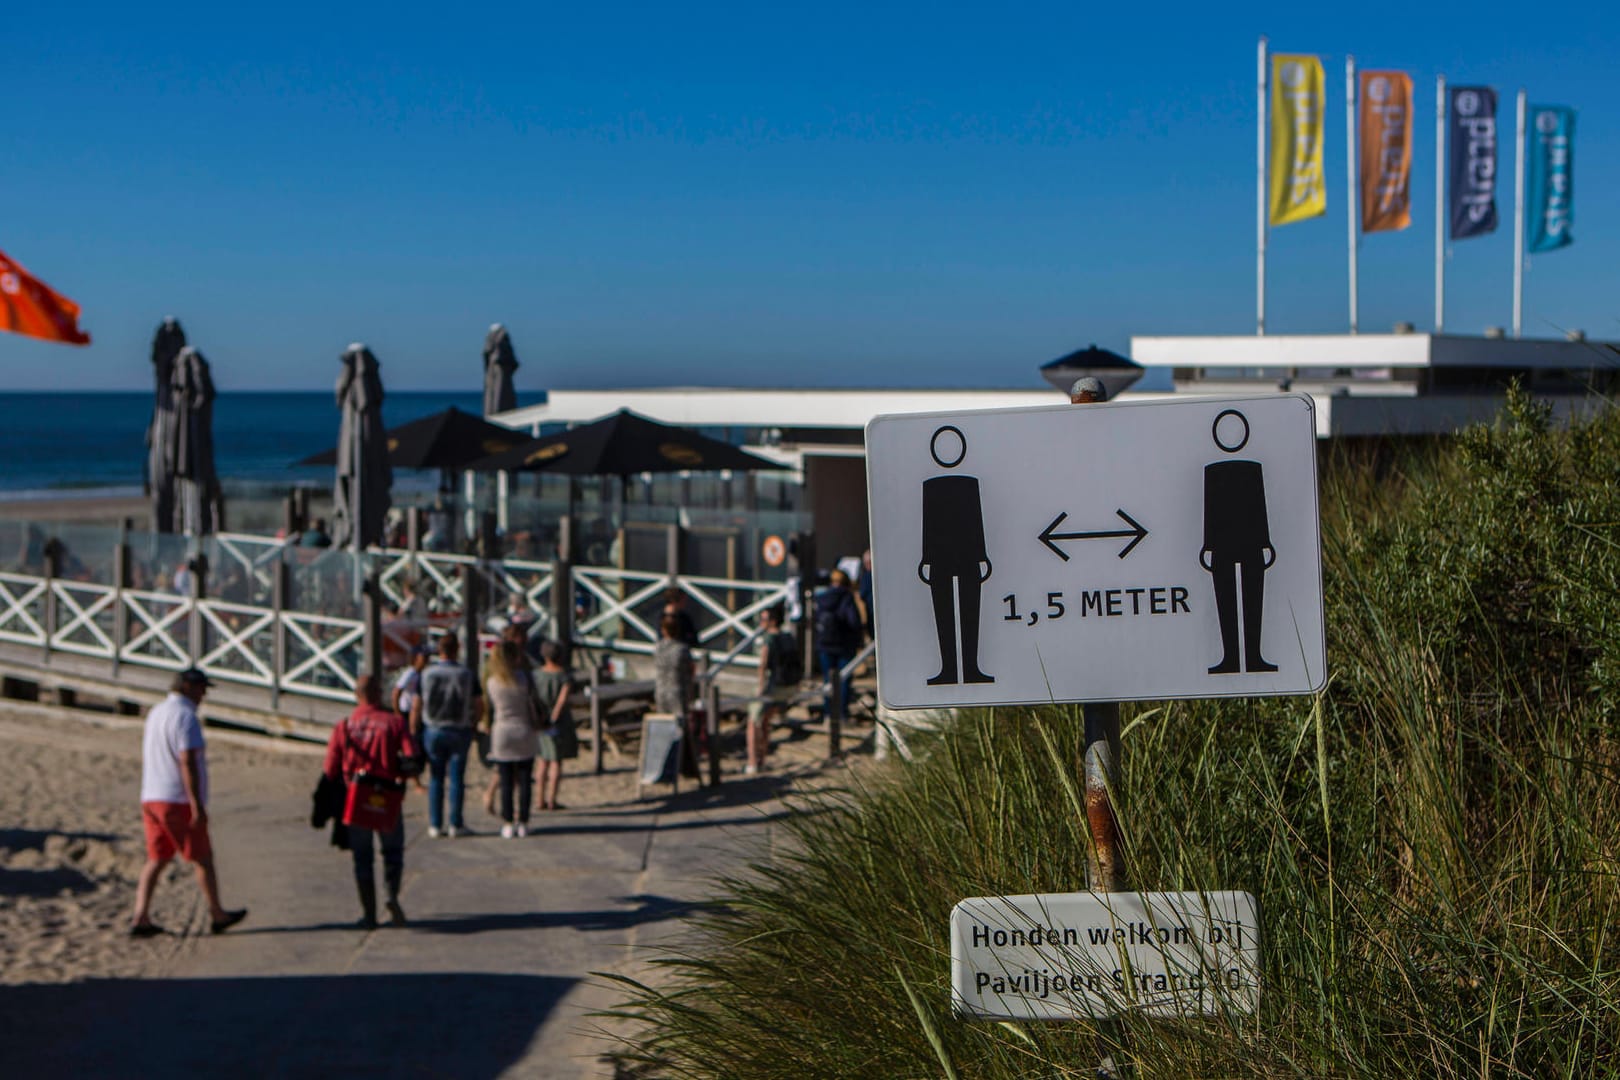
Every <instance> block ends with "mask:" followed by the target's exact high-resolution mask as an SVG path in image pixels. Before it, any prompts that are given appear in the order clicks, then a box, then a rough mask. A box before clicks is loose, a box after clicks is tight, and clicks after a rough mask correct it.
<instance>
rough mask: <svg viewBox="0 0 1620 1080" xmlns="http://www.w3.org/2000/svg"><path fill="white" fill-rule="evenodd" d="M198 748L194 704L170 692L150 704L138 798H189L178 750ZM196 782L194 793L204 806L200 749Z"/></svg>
mask: <svg viewBox="0 0 1620 1080" xmlns="http://www.w3.org/2000/svg"><path fill="white" fill-rule="evenodd" d="M202 749H203V730H202V721H201V720H199V719H198V718H197V706H195V705H193V704H192V703H191V699H190V698H188V697H186V696H185V695H184V694H180V693H170V694H169V696H168V697H166V698H164V699H163V700H162V701H160V702H158V703H157V704H156V705H154V706H152V710H151V711H150V712H148V713H147V714H146V738H145V739H144V740H143V741H142V743H141V802H163V803H188V802H190V801H191V800H190V799H189V798H187V797H186V784H185V781H184V780H183V779H182V778H181V772H182V770H183V769H184V768H185V766H184V765H182V764H181V762H180V754H181V753H182V752H183V751H186V750H197V751H201V750H202ZM197 782H198V786H199V791H198V796H199V797H200V798H201V799H202V804H203V806H207V805H208V758H207V756H206V755H203V754H200V753H199V754H198V757H197Z"/></svg>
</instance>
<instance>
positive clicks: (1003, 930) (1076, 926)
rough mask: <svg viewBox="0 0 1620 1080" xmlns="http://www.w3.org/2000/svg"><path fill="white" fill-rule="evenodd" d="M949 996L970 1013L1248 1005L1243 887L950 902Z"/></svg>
mask: <svg viewBox="0 0 1620 1080" xmlns="http://www.w3.org/2000/svg"><path fill="white" fill-rule="evenodd" d="M951 1002H952V1004H953V1006H954V1007H955V1009H956V1013H957V1015H958V1016H962V1017H966V1018H969V1019H975V1020H1070V1019H1076V1018H1091V1019H1095V1018H1099V1017H1106V1016H1117V1015H1119V1014H1122V1013H1126V1012H1131V1013H1137V1014H1139V1015H1145V1016H1159V1017H1181V1016H1200V1015H1209V1014H1213V1013H1227V1012H1235V1013H1242V1014H1249V1013H1253V1012H1254V1011H1255V1009H1256V1008H1257V1007H1258V1006H1259V1004H1260V924H1259V920H1258V917H1257V912H1256V908H1255V903H1254V897H1253V896H1251V895H1250V894H1248V893H1245V892H1213V893H1196V892H1173V893H1134V892H1122V893H1088V892H1082V893H1041V894H1030V895H1025V896H980V897H972V898H969V899H967V900H963V901H962V902H961V903H959V904H957V905H956V907H955V908H953V909H952V910H951Z"/></svg>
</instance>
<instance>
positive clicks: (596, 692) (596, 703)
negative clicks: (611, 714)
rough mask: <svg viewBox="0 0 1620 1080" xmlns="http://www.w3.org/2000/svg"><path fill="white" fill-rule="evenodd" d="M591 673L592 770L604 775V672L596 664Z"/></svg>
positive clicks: (593, 665) (591, 668) (591, 667)
mask: <svg viewBox="0 0 1620 1080" xmlns="http://www.w3.org/2000/svg"><path fill="white" fill-rule="evenodd" d="M590 673H591V759H592V761H591V771H592V772H594V773H595V774H596V775H597V776H601V775H602V695H601V689H602V674H601V672H600V671H598V670H597V667H596V665H595V664H592V665H590Z"/></svg>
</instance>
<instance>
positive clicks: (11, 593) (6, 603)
mask: <svg viewBox="0 0 1620 1080" xmlns="http://www.w3.org/2000/svg"><path fill="white" fill-rule="evenodd" d="M0 640H3V641H15V642H17V643H18V644H20V645H44V644H45V579H44V578H37V577H34V576H32V575H29V574H0Z"/></svg>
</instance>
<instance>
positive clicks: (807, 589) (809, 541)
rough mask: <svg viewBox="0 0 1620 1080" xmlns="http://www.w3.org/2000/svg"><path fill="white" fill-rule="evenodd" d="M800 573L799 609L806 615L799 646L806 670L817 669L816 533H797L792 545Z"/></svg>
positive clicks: (800, 632)
mask: <svg viewBox="0 0 1620 1080" xmlns="http://www.w3.org/2000/svg"><path fill="white" fill-rule="evenodd" d="M791 550H792V552H793V556H794V561H795V563H796V564H797V565H796V569H797V570H798V574H799V610H800V611H801V612H803V613H804V617H803V618H802V619H801V620H800V621H799V626H798V633H799V647H800V648H802V649H803V650H804V670H805V671H806V672H810V671H814V670H816V619H815V594H816V536H815V534H814V533H807V532H804V533H795V534H794V536H793V544H792V547H791Z"/></svg>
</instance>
